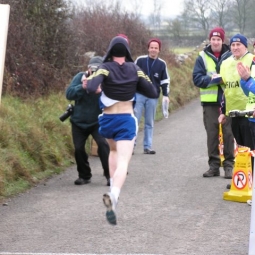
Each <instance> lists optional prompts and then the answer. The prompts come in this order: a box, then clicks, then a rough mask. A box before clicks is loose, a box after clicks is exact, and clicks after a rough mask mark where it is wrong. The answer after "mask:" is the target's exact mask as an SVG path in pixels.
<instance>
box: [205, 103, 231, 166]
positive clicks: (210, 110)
mask: <svg viewBox="0 0 255 255" xmlns="http://www.w3.org/2000/svg"><path fill="white" fill-rule="evenodd" d="M218 117H219V106H217V105H215V106H211V105H210V106H209V105H208V106H203V121H204V126H205V130H206V134H207V150H208V157H209V159H208V164H209V167H210V169H213V170H217V169H219V168H220V153H219V122H218ZM222 135H223V145H224V150H223V154H224V161H223V168H224V169H227V168H233V166H234V160H235V157H234V136H233V133H232V129H231V119H230V118H229V117H227V121H226V123H225V124H224V125H222Z"/></svg>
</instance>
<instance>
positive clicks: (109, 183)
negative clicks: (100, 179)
mask: <svg viewBox="0 0 255 255" xmlns="http://www.w3.org/2000/svg"><path fill="white" fill-rule="evenodd" d="M106 186H111V182H110V178H107V184H106Z"/></svg>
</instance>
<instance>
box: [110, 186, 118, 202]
mask: <svg viewBox="0 0 255 255" xmlns="http://www.w3.org/2000/svg"><path fill="white" fill-rule="evenodd" d="M111 193H112V194H113V196H114V198H115V201H116V202H118V199H119V195H120V189H119V188H117V187H112V188H111Z"/></svg>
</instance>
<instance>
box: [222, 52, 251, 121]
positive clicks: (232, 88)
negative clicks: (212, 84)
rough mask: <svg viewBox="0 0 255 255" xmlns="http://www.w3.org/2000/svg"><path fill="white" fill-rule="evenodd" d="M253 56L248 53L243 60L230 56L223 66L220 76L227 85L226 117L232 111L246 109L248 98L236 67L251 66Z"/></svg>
mask: <svg viewBox="0 0 255 255" xmlns="http://www.w3.org/2000/svg"><path fill="white" fill-rule="evenodd" d="M252 59H253V54H251V53H247V54H246V55H245V56H243V57H242V58H241V59H238V60H236V59H234V57H233V56H230V57H229V58H227V59H226V60H224V61H223V62H222V64H221V68H220V74H221V77H222V79H223V82H224V84H225V86H226V87H225V90H224V94H225V103H226V115H227V116H228V113H229V111H231V110H240V111H243V110H245V109H246V103H247V96H246V95H245V94H244V93H243V90H242V88H241V85H240V76H239V74H238V72H237V68H236V65H237V63H238V62H242V63H243V64H244V65H245V66H251V63H252Z"/></svg>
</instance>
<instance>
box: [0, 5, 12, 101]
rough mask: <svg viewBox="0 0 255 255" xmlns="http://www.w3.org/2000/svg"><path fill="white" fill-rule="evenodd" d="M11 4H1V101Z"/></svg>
mask: <svg viewBox="0 0 255 255" xmlns="http://www.w3.org/2000/svg"><path fill="white" fill-rule="evenodd" d="M9 14H10V5H8V4H0V103H1V98H2V87H3V77H4V63H5V52H6V42H7V34H8V26H9Z"/></svg>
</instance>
